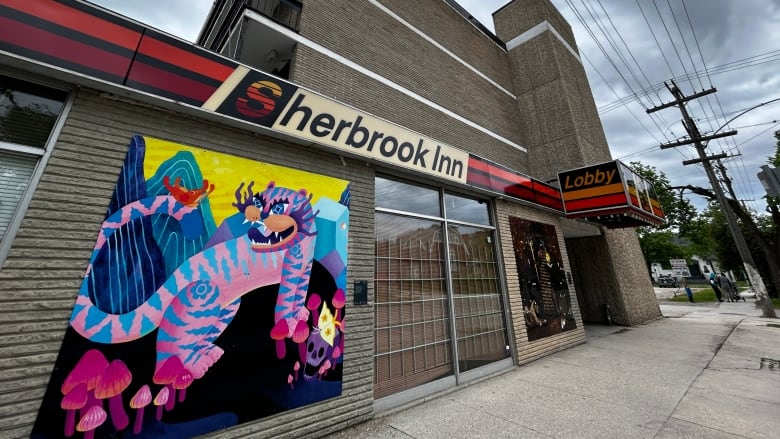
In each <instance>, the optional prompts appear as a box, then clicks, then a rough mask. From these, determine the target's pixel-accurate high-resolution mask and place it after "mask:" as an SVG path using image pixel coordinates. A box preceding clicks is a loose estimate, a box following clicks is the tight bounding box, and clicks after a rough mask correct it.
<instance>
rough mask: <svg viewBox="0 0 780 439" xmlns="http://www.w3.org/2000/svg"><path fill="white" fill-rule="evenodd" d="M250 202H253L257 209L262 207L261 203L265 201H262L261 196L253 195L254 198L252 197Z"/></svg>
mask: <svg viewBox="0 0 780 439" xmlns="http://www.w3.org/2000/svg"><path fill="white" fill-rule="evenodd" d="M252 204H254V205H255V207H257V208H258V209H262V208H263V204H265V203H263V200H262V198H260V197H255V198H253V199H252Z"/></svg>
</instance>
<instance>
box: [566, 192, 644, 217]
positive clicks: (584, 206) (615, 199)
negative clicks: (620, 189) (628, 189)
mask: <svg viewBox="0 0 780 439" xmlns="http://www.w3.org/2000/svg"><path fill="white" fill-rule="evenodd" d="M619 205H624V206H625V205H626V196H625V195H624V194H616V195H606V196H603V197H595V198H587V199H584V200H574V201H569V202H567V203H566V212H567V213H569V212H572V213H574V212H581V211H586V210H591V209H599V208H604V207H612V206H619ZM626 210H629V209H628V206H626Z"/></svg>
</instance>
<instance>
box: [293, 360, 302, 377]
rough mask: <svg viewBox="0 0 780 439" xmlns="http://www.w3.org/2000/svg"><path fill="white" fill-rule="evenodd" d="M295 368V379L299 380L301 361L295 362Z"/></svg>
mask: <svg viewBox="0 0 780 439" xmlns="http://www.w3.org/2000/svg"><path fill="white" fill-rule="evenodd" d="M293 370H294V371H295V381H298V371H299V370H301V362H300V361H296V362H295V364H293Z"/></svg>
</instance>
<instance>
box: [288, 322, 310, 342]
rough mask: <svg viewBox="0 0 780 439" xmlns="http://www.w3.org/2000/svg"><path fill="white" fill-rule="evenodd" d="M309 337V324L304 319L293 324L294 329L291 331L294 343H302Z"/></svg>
mask: <svg viewBox="0 0 780 439" xmlns="http://www.w3.org/2000/svg"><path fill="white" fill-rule="evenodd" d="M307 338H309V324H308V323H306V322H305V321H304V320H298V324H297V325H295V331H293V336H292V340H293V341H294V342H295V343H303V342H305V341H306V339H307Z"/></svg>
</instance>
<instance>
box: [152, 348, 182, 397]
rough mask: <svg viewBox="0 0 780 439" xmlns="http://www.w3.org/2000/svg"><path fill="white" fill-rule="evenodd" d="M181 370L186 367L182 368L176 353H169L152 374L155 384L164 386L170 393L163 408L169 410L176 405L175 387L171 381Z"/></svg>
mask: <svg viewBox="0 0 780 439" xmlns="http://www.w3.org/2000/svg"><path fill="white" fill-rule="evenodd" d="M182 370H186V369H185V368H184V364H183V363H182V362H181V360H180V359H179V357H178V356H176V355H171V356H170V357H168V358H167V359H166V360H165V361H164V362H163V363H162V365H161V366H160V367H159V368H158V369H157V371H156V372H155V373H154V376H153V377H152V381H153V382H154V383H155V384H160V385H163V386H165V388H166V389H168V392H169V393H170V394H171V395H170V397H169V398H168V399H167V404H166V406H165V410H168V411H171V410H173V407H174V406H175V405H176V389H174V388H173V382H174V381H175V380H176V377H177V376H179V374H180V373H181V371H182Z"/></svg>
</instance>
